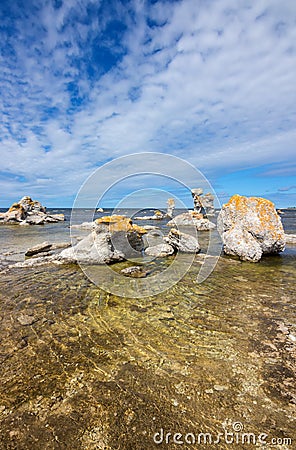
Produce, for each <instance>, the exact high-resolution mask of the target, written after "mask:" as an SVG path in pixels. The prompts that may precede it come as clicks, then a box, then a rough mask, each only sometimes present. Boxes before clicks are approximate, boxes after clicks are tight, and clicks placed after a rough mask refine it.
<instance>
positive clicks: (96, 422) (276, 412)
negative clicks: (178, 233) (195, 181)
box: [0, 210, 296, 450]
mask: <svg viewBox="0 0 296 450" xmlns="http://www.w3.org/2000/svg"><path fill="white" fill-rule="evenodd" d="M54 212H56V213H60V212H63V213H65V215H66V218H69V216H70V210H54ZM284 212H285V214H284V215H283V216H282V221H283V224H284V228H285V230H286V232H288V233H295V232H296V225H295V217H296V215H295V211H291V210H290V211H288V210H286V211H284ZM106 213H108V211H105V212H104V213H103V214H98V216H100V215H104V214H106ZM86 216H87V212H86V211H83V210H81V222H83V221H84V220H85V219H84V218H85V217H86ZM146 223H147V224H150V225H152V224H153V225H159V224H160V222H157V223H153V222H151V221H149V222H146ZM161 226H162V227H163V230H164V229H165V225H164V224H163V225H161ZM69 231H70V230H69V221H67V222H64V223H58V224H52V225H45V226H40V227H39V226H34V227H19V226H17V225H16V226H1V227H0V248H1V254H2V261H3V262H4V263H7V262H8V261H10V262H12V261H18V260H22V259H23V258H24V251H25V250H26V249H27V247H28V246H31V245H34V244H35V243H40V242H43V241H45V240H49V241H51V242H59V241H67V240H70V235H69ZM204 236H205V235H204ZM200 239H201V242H202V243H203V242H205V241H206V237H202V236H201V237H200ZM3 254H4V256H3ZM295 262H296V251H295V247H292V246H287V248H286V250H285V252H283V253H282V254H280V255H277V256H272V257H264V258H263V259H262V260H261V262H260V263H257V264H251V263H244V262H240V261H238V260H237V259H234V258H230V257H221V258H220V259H219V261H218V264H217V266H216V268H215V270H214V271H213V273H212V274H211V275H210V277H209V278H208V279H207V280H206V281H205V282H204V283H202V284H198V283H197V282H196V277H197V273H198V271H199V268H200V265H201V264H202V261H201V260H200V257H199V256H197V257H196V261H195V262H194V264H193V265H192V266H191V269H190V270H189V271H188V273H187V274H186V275H185V276H184V278H183V279H182V280H181V281H180V282H178V283H177V284H175V285H174V286H172V287H171V288H170V289H169V290H167V291H165V292H163V293H161V294H158V295H156V296H150V297H146V298H140V297H139V298H129V297H121V296H116V295H112V294H108V293H106V292H105V291H103V290H102V289H100V288H98V287H97V286H95V285H93V284H92V283H91V282H90V281H89V280H88V279H87V278H86V277H85V275H84V273H83V272H82V271H81V270H80V269H79V268H78V267H76V266H72V265H71V266H51V265H48V266H41V267H36V268H26V269H25V268H19V269H13V270H10V271H5V272H2V273H1V278H0V301H1V309H0V323H1V327H0V339H1V353H0V362H1V364H0V379H1V383H0V422H1V426H0V444H1V445H0V448H1V449H2V448H3V449H19V450H25V449H30V450H34V449H36V450H37V449H75V450H76V449H77V450H79V449H110V450H115V449H123V450H129V449H130V450H142V449H144V450H145V449H147V450H151V449H153V448H170V449H175V448H186V449H190V448H194V449H195V448H219V449H220V448H221V449H229V448H237V449H245V448H246V449H247V448H268V449H273V448H278V449H291V448H293V445H295V442H296V433H295V429H296V426H295V425H296V424H295V408H296V389H295V386H296V367H295V360H296V319H295V317H296V314H295V312H296V311H295V309H296V308H295V305H296V288H295V286H296V283H295V280H296V266H295ZM124 264H125V263H121V265H120V267H123V266H124ZM157 264H159V265H161V264H164V265H165V264H166V262H165V261H159V262H158V263H157ZM161 430H163V433H164V434H166V433H171V435H170V436H169V437H168V438H167V439H168V441H169V442H168V444H167V443H165V441H164V442H163V443H162V444H161V445H160V444H157V443H155V441H154V439H153V438H154V435H155V433H160V434H158V435H157V438H158V439H160V438H161V433H162V431H161ZM225 430H227V431H228V432H235V431H236V435H235V439H236V440H235V442H233V443H231V444H230V443H229V442H228V443H227V442H225V439H224V438H223V437H221V438H220V441H219V444H215V445H214V444H213V441H214V440H217V439H218V437H219V433H222V434H221V436H222V435H223V433H224V432H225ZM243 431H245V432H246V433H253V435H254V436H255V439H257V437H258V436H259V434H261V433H266V434H267V435H268V436H267V438H266V442H267V445H265V446H264V447H263V446H260V444H259V443H258V441H257V447H256V446H255V444H254V445H253V444H252V445H248V444H246V442H242V441H241V439H242V436H241V432H243ZM174 433H181V434H182V436H183V440H184V436H185V435H186V433H191V434H190V435H188V436H191V437H192V435H195V436H196V439H198V435H199V433H208V436H207V439H210V437H211V439H212V446H211V445H209V443H208V444H204V443H203V441H201V444H199V445H197V444H196V445H191V444H190V443H186V442H185V443H184V444H183V445H180V444H175V443H174V442H173V438H172V436H173V434H174ZM188 436H187V437H188ZM209 436H210V437H209ZM164 439H165V438H164ZM252 439H253V437H252ZM272 439H275V441H272ZM284 439H291V440H292V441H293V442H294V444H293V442H292V444H291V445H290V442H289V441H287V440H284ZM190 442H191V441H190Z"/></svg>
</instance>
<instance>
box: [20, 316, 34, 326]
mask: <svg viewBox="0 0 296 450" xmlns="http://www.w3.org/2000/svg"><path fill="white" fill-rule="evenodd" d="M17 320H18V321H19V323H20V324H21V325H32V324H33V323H35V322H37V320H38V319H37V318H36V317H34V316H31V315H28V314H21V315H20V316H18V318H17Z"/></svg>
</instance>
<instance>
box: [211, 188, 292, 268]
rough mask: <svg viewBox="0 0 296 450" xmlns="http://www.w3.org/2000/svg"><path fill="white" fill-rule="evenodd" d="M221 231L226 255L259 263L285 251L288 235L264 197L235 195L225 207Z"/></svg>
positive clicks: (220, 215) (269, 202) (221, 218)
mask: <svg viewBox="0 0 296 450" xmlns="http://www.w3.org/2000/svg"><path fill="white" fill-rule="evenodd" d="M218 230H219V232H220V234H221V236H222V240H223V246H224V252H225V253H226V254H228V255H237V256H239V258H240V259H242V260H245V261H253V262H257V261H259V260H260V258H261V256H262V255H263V254H269V253H278V252H282V251H283V250H284V249H285V234H284V229H283V226H282V222H281V218H280V216H279V215H278V214H277V212H276V209H275V207H274V204H273V203H272V202H271V201H269V200H266V199H264V198H260V197H249V198H248V197H244V196H241V195H234V196H233V197H231V199H230V200H229V202H228V203H226V204H225V205H223V206H222V209H221V211H220V213H219V216H218Z"/></svg>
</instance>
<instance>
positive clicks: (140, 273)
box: [120, 266, 149, 278]
mask: <svg viewBox="0 0 296 450" xmlns="http://www.w3.org/2000/svg"><path fill="white" fill-rule="evenodd" d="M120 273H122V274H123V275H125V276H128V277H132V278H145V277H146V276H147V275H148V273H149V272H148V271H145V270H144V269H143V267H141V266H132V267H127V268H126V269H122V270H121V271H120Z"/></svg>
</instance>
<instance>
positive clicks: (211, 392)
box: [205, 389, 214, 394]
mask: <svg viewBox="0 0 296 450" xmlns="http://www.w3.org/2000/svg"><path fill="white" fill-rule="evenodd" d="M205 393H206V394H214V391H213V389H206V390H205Z"/></svg>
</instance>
